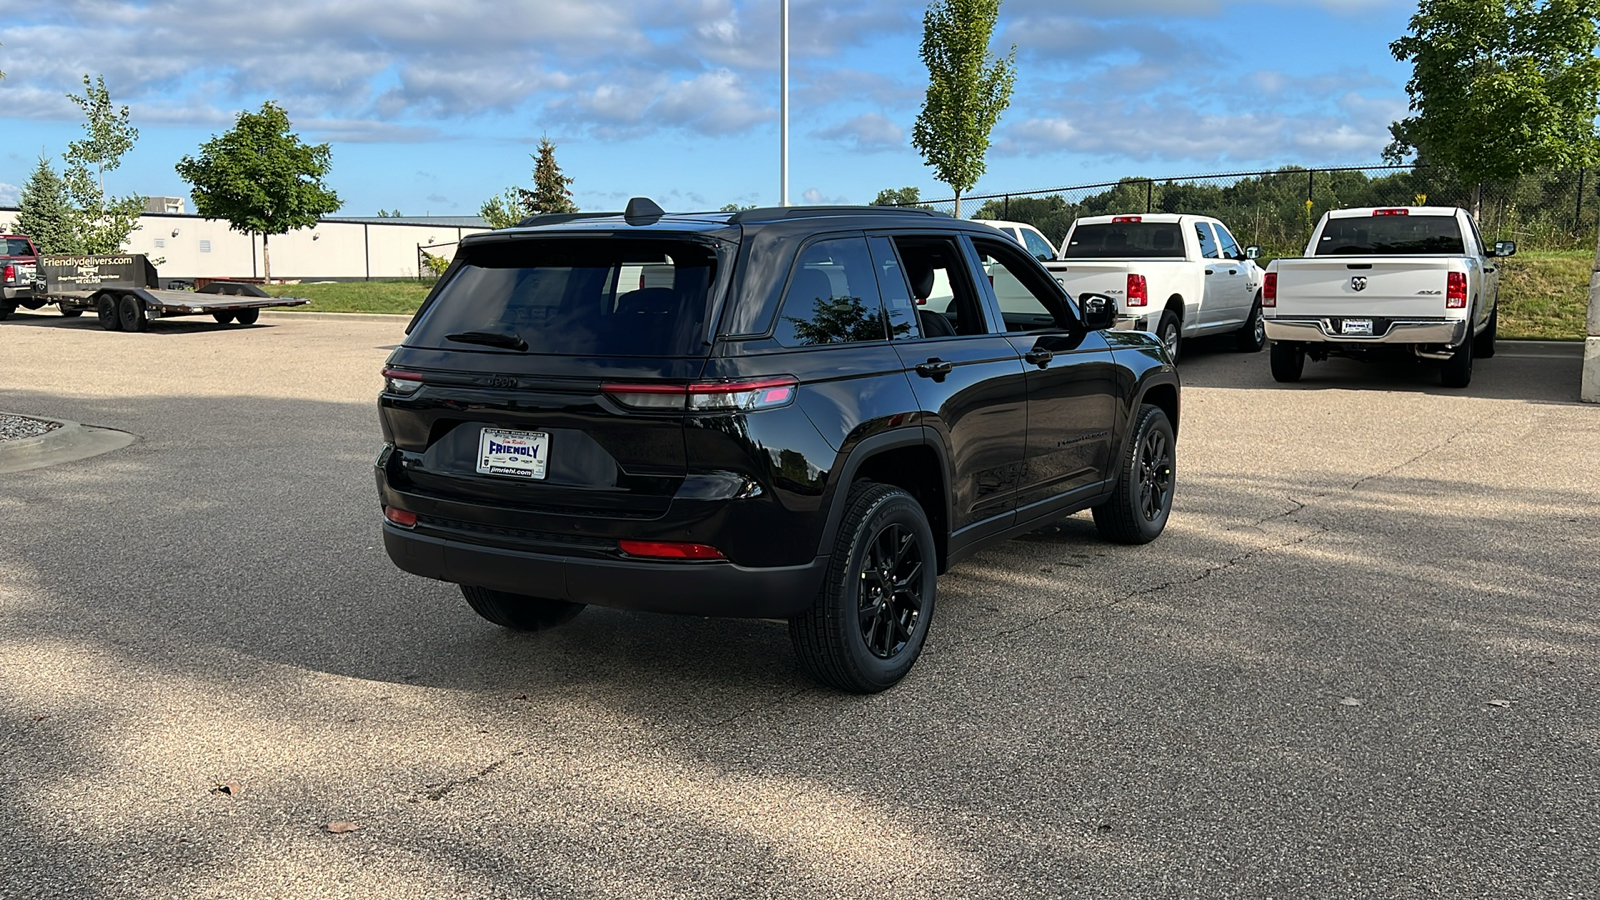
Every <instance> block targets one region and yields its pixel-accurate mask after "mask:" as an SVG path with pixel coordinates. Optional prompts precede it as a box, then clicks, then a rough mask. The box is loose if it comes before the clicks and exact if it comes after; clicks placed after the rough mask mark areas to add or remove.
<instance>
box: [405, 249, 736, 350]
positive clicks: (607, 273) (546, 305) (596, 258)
mask: <svg viewBox="0 0 1600 900" xmlns="http://www.w3.org/2000/svg"><path fill="white" fill-rule="evenodd" d="M459 262H460V263H461V265H460V266H459V268H457V269H456V271H455V274H453V275H452V276H450V280H449V281H448V282H447V283H445V284H444V285H442V286H441V287H440V289H439V293H438V294H437V295H435V297H434V298H433V302H432V303H430V304H429V305H428V307H427V309H426V310H424V311H423V314H422V317H421V319H420V320H419V321H418V322H417V323H416V325H415V327H414V328H413V329H412V331H411V336H410V337H409V338H408V339H407V341H406V343H407V345H408V346H412V347H437V348H444V349H455V350H490V349H494V348H495V346H496V344H494V343H493V342H491V341H485V340H483V338H482V336H483V335H485V334H487V335H507V336H510V337H511V338H512V339H513V340H514V339H521V340H522V341H524V342H526V343H527V349H526V350H521V351H515V352H524V353H547V354H559V355H563V356H696V355H702V354H704V353H705V345H704V341H705V330H706V329H705V321H706V315H707V305H708V298H709V296H710V293H711V285H712V283H713V282H714V280H715V278H716V273H717V256H716V252H715V250H714V249H713V248H712V247H711V246H709V245H707V244H704V243H697V242H692V241H684V240H621V239H612V238H583V239H575V240H573V239H550V238H543V239H529V240H512V241H506V242H504V243H500V242H496V243H491V244H483V245H478V246H469V247H466V248H463V249H462V259H461V260H460V261H459ZM473 333H476V334H477V335H478V338H477V339H469V340H461V337H462V336H463V335H471V334H473ZM451 335H455V339H452V338H451ZM501 346H502V349H501V352H507V351H508V350H514V348H505V347H503V342H502V345H501Z"/></svg>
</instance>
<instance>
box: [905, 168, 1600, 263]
mask: <svg viewBox="0 0 1600 900" xmlns="http://www.w3.org/2000/svg"><path fill="white" fill-rule="evenodd" d="M1597 189H1600V176H1597V173H1596V172H1594V171H1575V172H1549V173H1542V174H1535V175H1525V176H1523V177H1522V178H1520V179H1518V180H1517V181H1515V182H1511V183H1506V184H1482V185H1472V184H1467V183H1465V182H1463V181H1462V180H1461V179H1460V178H1459V177H1457V176H1456V175H1454V174H1453V173H1450V172H1447V171H1445V170H1443V169H1436V168H1429V167H1422V166H1369V167H1359V168H1341V169H1301V168H1297V167H1289V168H1283V169H1278V170H1277V171H1272V172H1233V173H1228V174H1222V175H1197V176H1186V177H1181V178H1123V179H1121V180H1120V181H1115V182H1107V183H1102V184H1086V185H1078V186H1075V187H1060V188H1051V189H1048V190H1035V191H1012V192H1009V193H1004V194H982V195H976V196H971V197H962V198H961V213H962V216H963V217H965V218H974V219H1007V220H1010V221H1017V222H1027V223H1029V224H1031V225H1033V226H1034V227H1035V228H1038V229H1039V230H1040V231H1042V232H1044V234H1045V236H1046V237H1048V238H1050V240H1051V241H1052V242H1054V243H1056V244H1059V243H1060V242H1061V239H1062V238H1063V237H1065V236H1066V233H1067V228H1068V227H1069V226H1070V225H1071V224H1072V222H1073V220H1074V219H1077V218H1078V217H1079V216H1096V215H1108V214H1118V213H1145V212H1169V213H1191V214H1194V215H1203V216H1214V217H1216V218H1218V219H1221V220H1222V221H1223V222H1226V223H1227V225H1228V227H1229V228H1230V229H1231V230H1232V231H1233V233H1234V235H1235V236H1236V237H1237V238H1239V240H1241V241H1243V242H1245V243H1250V244H1258V245H1260V246H1261V247H1262V248H1263V250H1264V251H1265V252H1266V253H1267V254H1268V255H1271V256H1282V255H1299V253H1300V251H1301V250H1302V249H1304V247H1305V242H1306V240H1307V239H1308V238H1309V237H1310V236H1311V229H1312V227H1313V226H1315V225H1316V223H1317V219H1319V218H1320V217H1321V216H1322V214H1323V213H1324V212H1327V211H1328V210H1330V209H1340V208H1346V207H1360V206H1420V205H1424V204H1426V205H1431V206H1460V207H1464V208H1466V209H1469V210H1475V211H1476V212H1477V215H1478V224H1479V227H1480V228H1481V229H1482V230H1483V233H1484V237H1485V238H1487V239H1489V240H1515V241H1517V242H1518V243H1519V244H1521V245H1522V246H1523V247H1524V248H1526V249H1530V250H1564V249H1588V248H1591V247H1593V246H1594V235H1595V229H1596V226H1597V221H1596V220H1597V216H1600V190H1597ZM918 205H920V206H925V207H929V208H932V209H937V210H940V211H942V212H946V213H950V214H954V212H955V201H954V200H953V199H951V200H934V201H924V202H922V203H920V204H918Z"/></svg>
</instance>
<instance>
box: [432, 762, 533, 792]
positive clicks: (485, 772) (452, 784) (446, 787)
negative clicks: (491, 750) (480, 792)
mask: <svg viewBox="0 0 1600 900" xmlns="http://www.w3.org/2000/svg"><path fill="white" fill-rule="evenodd" d="M521 755H522V751H521V750H517V751H515V752H513V753H510V754H507V755H506V756H504V757H502V758H500V759H497V760H495V761H494V762H492V763H490V764H488V765H487V766H484V767H483V768H482V769H480V770H478V772H477V774H475V775H468V776H467V777H465V778H455V779H451V780H450V781H446V782H445V783H444V784H442V785H440V786H438V787H436V788H434V789H433V790H431V791H428V792H427V793H426V794H424V795H423V796H425V797H427V798H428V799H429V800H443V799H444V797H445V795H446V794H448V793H450V792H451V791H453V790H455V789H456V788H459V787H468V786H470V785H474V784H477V783H478V782H480V781H482V780H483V779H485V778H487V777H489V776H490V775H493V774H494V772H495V770H496V769H499V768H500V767H501V766H503V765H505V764H506V763H508V762H510V761H511V757H513V756H521Z"/></svg>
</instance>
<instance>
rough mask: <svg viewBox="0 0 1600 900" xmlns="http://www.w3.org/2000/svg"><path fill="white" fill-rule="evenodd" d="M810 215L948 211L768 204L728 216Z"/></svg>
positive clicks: (756, 218) (738, 218) (733, 219)
mask: <svg viewBox="0 0 1600 900" xmlns="http://www.w3.org/2000/svg"><path fill="white" fill-rule="evenodd" d="M810 216H943V217H944V218H947V219H948V218H950V216H949V215H948V214H946V213H942V212H939V211H938V210H933V209H918V208H916V207H910V206H766V207H762V208H760V209H742V210H740V211H738V212H736V213H734V214H733V215H731V216H729V217H728V224H730V225H732V224H734V223H737V222H753V221H761V220H765V219H802V218H807V217H810Z"/></svg>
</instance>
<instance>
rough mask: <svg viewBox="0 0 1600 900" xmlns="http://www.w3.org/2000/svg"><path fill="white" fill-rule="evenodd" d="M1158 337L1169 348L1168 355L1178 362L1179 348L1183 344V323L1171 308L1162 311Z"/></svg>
mask: <svg viewBox="0 0 1600 900" xmlns="http://www.w3.org/2000/svg"><path fill="white" fill-rule="evenodd" d="M1156 337H1158V338H1160V339H1161V343H1162V344H1163V345H1164V346H1165V347H1166V348H1167V356H1169V357H1171V358H1172V361H1173V362H1174V363H1176V362H1177V361H1178V350H1179V348H1180V347H1181V345H1182V344H1183V323H1182V322H1181V321H1180V320H1179V319H1178V314H1177V313H1174V312H1173V311H1172V310H1170V309H1166V310H1162V311H1161V318H1160V320H1159V321H1157V323H1156Z"/></svg>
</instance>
